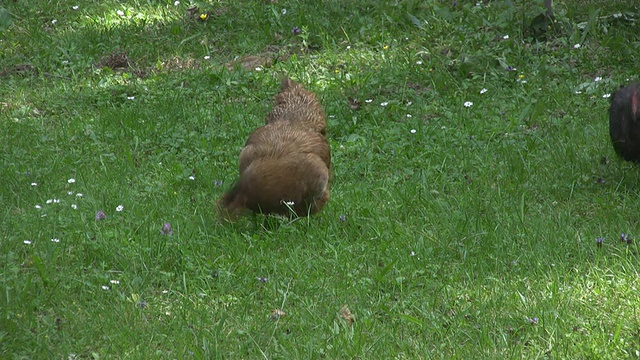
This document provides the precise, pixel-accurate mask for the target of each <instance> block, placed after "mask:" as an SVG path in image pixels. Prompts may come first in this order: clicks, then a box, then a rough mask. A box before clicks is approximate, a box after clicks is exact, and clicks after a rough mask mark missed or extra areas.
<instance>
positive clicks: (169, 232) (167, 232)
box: [160, 222, 173, 236]
mask: <svg viewBox="0 0 640 360" xmlns="http://www.w3.org/2000/svg"><path fill="white" fill-rule="evenodd" d="M160 233H161V234H162V235H169V236H171V235H173V230H171V224H169V223H168V222H166V223H164V225H162V230H160Z"/></svg>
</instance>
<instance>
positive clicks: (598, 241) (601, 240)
mask: <svg viewBox="0 0 640 360" xmlns="http://www.w3.org/2000/svg"><path fill="white" fill-rule="evenodd" d="M602 243H604V238H596V245H597V246H598V247H599V248H601V247H602Z"/></svg>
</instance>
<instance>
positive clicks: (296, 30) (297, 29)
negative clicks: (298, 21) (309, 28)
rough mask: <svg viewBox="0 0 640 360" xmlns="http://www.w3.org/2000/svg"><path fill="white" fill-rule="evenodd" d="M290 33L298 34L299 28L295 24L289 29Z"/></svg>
mask: <svg viewBox="0 0 640 360" xmlns="http://www.w3.org/2000/svg"><path fill="white" fill-rule="evenodd" d="M291 34H293V36H296V35H299V34H300V28H299V27H297V26H294V27H293V29H291Z"/></svg>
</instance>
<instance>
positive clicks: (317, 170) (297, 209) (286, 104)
mask: <svg viewBox="0 0 640 360" xmlns="http://www.w3.org/2000/svg"><path fill="white" fill-rule="evenodd" d="M275 100H276V105H275V107H274V108H273V110H272V111H271V113H269V115H267V118H266V124H265V125H264V126H262V127H259V128H257V129H256V130H255V131H254V132H253V133H252V134H251V135H250V136H249V139H248V140H247V142H246V144H245V146H244V148H243V149H242V151H241V152H240V161H239V163H240V164H239V170H240V179H239V180H238V182H237V183H236V184H235V185H234V186H233V187H232V188H231V189H230V190H229V191H228V192H227V193H225V194H224V195H223V196H222V198H221V199H220V200H218V208H219V209H220V211H221V213H222V215H223V216H224V217H226V218H227V219H230V220H233V219H235V218H237V217H238V216H240V215H242V214H243V213H245V212H248V211H252V212H254V213H263V214H279V215H285V216H307V215H310V214H314V213H316V212H318V211H319V210H320V209H321V208H322V207H323V206H324V204H325V203H326V202H327V201H328V200H329V177H330V175H329V169H330V167H331V152H330V149H329V143H328V142H327V139H326V138H325V134H326V127H327V123H326V119H325V113H324V110H322V107H321V106H320V103H319V102H318V99H317V98H316V96H315V95H314V94H313V93H311V92H309V91H307V90H305V89H304V87H303V86H302V85H300V84H298V83H296V82H294V81H291V80H289V79H285V80H284V81H282V88H281V90H280V93H279V94H278V95H276V97H275Z"/></svg>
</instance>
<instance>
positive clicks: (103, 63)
mask: <svg viewBox="0 0 640 360" xmlns="http://www.w3.org/2000/svg"><path fill="white" fill-rule="evenodd" d="M95 66H96V67H98V68H102V69H104V68H109V69H111V70H113V71H127V72H130V73H131V74H133V75H135V76H137V77H139V78H143V77H145V76H146V75H147V73H146V71H145V70H143V69H141V68H138V67H136V66H135V63H134V62H133V61H132V60H131V58H130V57H129V54H128V53H127V51H123V50H120V49H116V50H114V51H112V52H111V53H110V54H109V55H107V56H105V57H103V58H102V59H100V61H98V62H96V63H95Z"/></svg>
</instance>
